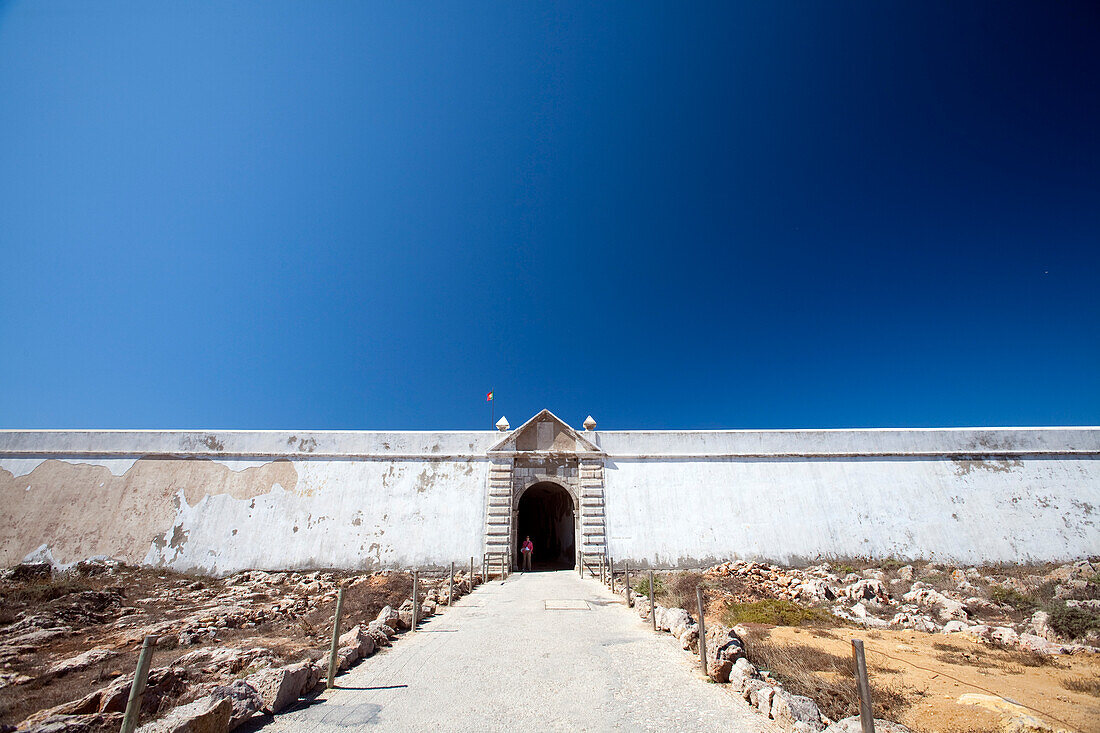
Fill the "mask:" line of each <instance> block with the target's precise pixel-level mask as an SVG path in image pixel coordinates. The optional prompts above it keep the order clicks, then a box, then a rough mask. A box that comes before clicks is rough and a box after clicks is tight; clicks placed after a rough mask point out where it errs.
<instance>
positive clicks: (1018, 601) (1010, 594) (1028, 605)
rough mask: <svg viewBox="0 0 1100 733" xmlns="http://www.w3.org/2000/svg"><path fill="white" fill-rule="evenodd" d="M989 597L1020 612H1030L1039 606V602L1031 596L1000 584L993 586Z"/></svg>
mask: <svg viewBox="0 0 1100 733" xmlns="http://www.w3.org/2000/svg"><path fill="white" fill-rule="evenodd" d="M989 597H990V598H991V599H992V600H993V602H994V603H1001V604H1004V605H1006V606H1011V607H1012V608H1014V609H1016V610H1017V611H1019V612H1020V613H1031V612H1032V611H1034V610H1035V609H1036V608H1038V607H1039V603H1038V602H1037V601H1036V600H1035V599H1034V598H1032V597H1031V596H1025V595H1024V594H1023V593H1021V592H1020V591H1018V590H1016V589H1015V588H1006V587H1004V586H1001V585H997V586H994V587H993V588H992V589H991V590H990V591H989Z"/></svg>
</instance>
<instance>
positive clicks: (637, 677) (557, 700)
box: [263, 571, 775, 733]
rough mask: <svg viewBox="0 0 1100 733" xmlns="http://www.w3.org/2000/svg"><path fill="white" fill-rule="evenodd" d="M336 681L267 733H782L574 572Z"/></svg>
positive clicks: (534, 581)
mask: <svg viewBox="0 0 1100 733" xmlns="http://www.w3.org/2000/svg"><path fill="white" fill-rule="evenodd" d="M338 684H339V689H336V690H332V691H327V692H324V693H322V694H321V695H320V696H319V697H318V698H317V699H315V700H313V701H310V702H308V703H306V702H303V703H302V704H301V705H300V707H299V709H297V710H293V711H288V712H287V713H284V714H282V715H280V716H279V717H278V719H277V720H275V721H272V722H271V723H270V724H268V725H267V726H265V727H264V728H263V730H264V732H265V733H279V732H281V731H287V732H288V733H289V732H291V731H295V732H302V733H322V732H328V731H346V730H357V729H360V728H362V729H364V730H365V729H367V728H368V727H369V729H370V730H379V731H384V730H469V731H475V730H477V731H483V730H569V731H574V730H631V731H647V730H652V731H658V730H659V731H668V730H679V731H695V730H698V731H704V730H705V731H715V730H727V731H746V732H752V731H773V730H775V729H774V728H773V727H772V726H771V724H770V723H769V721H767V720H766V719H764V718H763V717H761V716H760V715H758V714H757V713H755V712H754V711H753V710H751V709H750V708H749V707H748V706H747V705H746V704H745V703H744V702H743V701H741V700H740V699H739V698H735V697H734V696H733V695H732V694H731V693H730V692H729V690H728V689H727V688H726V687H724V686H720V685H713V684H707V683H706V682H705V681H704V680H703V678H702V675H701V673H700V672H699V671H698V670H697V669H696V668H695V666H694V665H693V664H692V663H691V658H690V656H689V655H687V654H685V653H684V652H683V651H682V650H681V649H680V648H679V646H678V645H677V644H676V643H675V641H674V640H673V639H672V638H671V637H669V636H667V635H665V636H657V635H654V634H652V633H651V632H650V631H649V630H648V629H647V628H646V626H645V625H644V624H642V623H639V621H638V617H637V616H636V615H635V614H634V613H632V612H630V611H628V610H627V608H626V607H625V605H624V604H623V602H622V600H621V599H620V598H618V597H616V596H612V595H611V594H609V593H608V592H607V591H606V589H604V588H603V587H602V586H601V585H600V584H599V583H597V582H595V581H592V580H581V579H579V578H578V577H577V576H576V574H574V573H572V572H569V571H560V572H546V573H531V574H527V575H513V576H512V577H511V578H509V579H508V581H506V582H505V583H503V584H501V583H499V582H494V583H490V584H487V585H486V586H484V587H483V588H482V589H479V590H478V591H477V592H476V593H475V594H473V595H471V596H467V597H465V598H463V599H461V600H460V601H459V602H458V603H457V604H456V605H455V607H454V608H452V609H451V610H449V611H448V612H447V613H445V614H443V615H441V616H438V617H436V618H434V619H433V620H431V621H429V622H428V623H427V624H425V626H424V627H423V629H422V630H421V631H418V632H417V633H415V634H409V635H408V636H407V637H406V638H404V639H402V641H401V642H400V643H399V644H396V645H395V646H394V647H393V648H392V649H387V650H385V651H384V652H382V653H381V654H379V655H378V656H376V657H374V658H372V659H369V660H367V661H366V662H365V663H363V664H361V665H360V666H359V667H357V668H355V669H354V670H352V671H351V672H349V673H348V674H347V675H344V676H342V677H340V678H339V680H338Z"/></svg>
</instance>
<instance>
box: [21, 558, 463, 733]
mask: <svg viewBox="0 0 1100 733" xmlns="http://www.w3.org/2000/svg"><path fill="white" fill-rule="evenodd" d="M455 580H456V583H457V586H456V587H457V590H456V596H457V595H458V594H460V593H462V592H464V591H465V589H466V588H468V587H469V585H468V583H469V578H467V576H466V575H465V574H463V573H458V574H457V575H456V578H455ZM476 582H477V581H476V580H475V584H476ZM340 586H343V587H345V588H346V589H347V595H346V599H345V605H344V614H343V617H344V621H343V623H342V624H341V626H342V628H344V629H348V630H349V631H347V632H346V633H345V634H344V636H343V637H342V638H341V649H340V665H341V669H346V668H347V667H348V666H350V665H351V664H354V663H355V662H356V661H357V660H358V659H359V658H361V657H364V656H367V655H369V654H371V653H372V652H373V651H374V650H375V649H376V648H377V647H379V646H384V645H388V644H390V643H392V641H393V639H394V638H395V636H396V634H397V633H398V632H399V631H401V630H403V629H407V628H408V625H409V621H410V620H411V609H412V601H411V598H410V596H411V591H412V580H411V576H409V575H408V574H407V573H396V572H380V573H373V574H352V573H341V572H278V573H270V572H262V571H250V572H243V573H238V574H237V575H233V576H231V577H228V578H224V579H211V578H203V577H193V576H187V575H181V574H177V573H171V572H166V571H160V570H152V569H148V568H135V567H130V566H126V565H123V564H120V563H117V562H114V561H102V562H85V563H80V564H79V565H77V566H75V567H73V568H71V569H69V570H67V571H66V572H63V573H59V572H54V571H52V570H51V568H50V567H49V565H20V566H17V567H15V568H12V569H10V570H7V571H4V572H3V573H2V574H0V731H2V730H20V731H23V730H28V731H43V732H44V731H51V732H59V731H73V732H75V731H88V732H95V731H117V730H118V727H119V724H120V721H121V717H122V711H123V710H124V708H125V705H126V699H127V696H128V694H129V688H130V683H131V681H132V676H133V670H134V668H135V665H136V660H137V654H138V650H139V648H140V646H141V642H142V640H143V639H144V638H145V637H146V636H148V635H153V636H156V637H157V638H158V643H157V646H156V652H155V654H154V656H153V663H152V672H151V673H150V676H149V686H148V690H147V692H146V694H145V697H144V699H143V706H142V723H148V724H149V726H151V727H149V730H177V729H186V725H187V724H189V723H188V721H194V720H196V719H202V720H208V721H209V720H213V721H220V719H221V718H223V717H224V718H225V722H226V727H230V728H231V727H236V726H237V725H239V724H240V723H242V722H243V721H244V720H245V719H247V718H248V717H250V716H252V715H253V714H259V713H262V712H263V711H268V712H273V711H277V710H278V709H281V708H282V707H285V706H286V705H289V704H290V703H291V702H293V701H294V700H296V699H297V698H298V697H299V695H302V694H306V693H308V692H309V691H310V690H312V689H314V688H315V687H316V686H317V685H318V684H319V683H320V682H321V681H322V677H323V676H324V674H325V672H326V671H327V670H326V669H325V667H326V665H327V659H325V657H327V649H328V645H329V643H330V640H331V633H332V621H333V614H334V609H335V600H336V595H337V589H338V587H340ZM422 587H423V591H422V594H423V595H422V598H423V600H424V603H423V611H422V616H427V615H431V614H432V613H433V612H434V611H435V608H436V604H437V603H443V604H445V603H446V594H447V584H446V581H445V579H442V578H439V577H436V578H422ZM180 706H186V707H180ZM151 721H155V722H151ZM180 721H183V722H180ZM215 727H216V726H215ZM222 729H225V728H222Z"/></svg>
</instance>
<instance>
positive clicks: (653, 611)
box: [649, 570, 657, 631]
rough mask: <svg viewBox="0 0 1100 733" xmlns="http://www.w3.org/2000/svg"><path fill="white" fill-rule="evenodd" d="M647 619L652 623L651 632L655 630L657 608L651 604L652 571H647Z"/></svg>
mask: <svg viewBox="0 0 1100 733" xmlns="http://www.w3.org/2000/svg"><path fill="white" fill-rule="evenodd" d="M649 618H650V619H651V620H652V621H653V630H654V631H656V630H657V608H656V606H655V605H654V603H653V571H652V570H650V571H649Z"/></svg>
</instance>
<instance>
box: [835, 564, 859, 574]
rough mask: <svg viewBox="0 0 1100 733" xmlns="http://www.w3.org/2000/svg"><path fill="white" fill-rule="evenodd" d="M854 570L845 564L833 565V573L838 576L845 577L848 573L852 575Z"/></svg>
mask: <svg viewBox="0 0 1100 733" xmlns="http://www.w3.org/2000/svg"><path fill="white" fill-rule="evenodd" d="M855 571H856V569H855V568H854V567H852V566H851V565H848V564H847V563H837V564H836V565H833V572H835V573H837V574H838V575H847V574H848V573H854V572H855Z"/></svg>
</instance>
